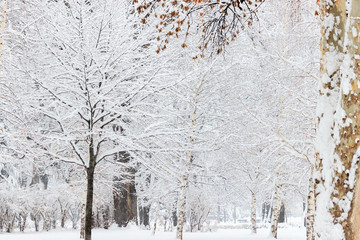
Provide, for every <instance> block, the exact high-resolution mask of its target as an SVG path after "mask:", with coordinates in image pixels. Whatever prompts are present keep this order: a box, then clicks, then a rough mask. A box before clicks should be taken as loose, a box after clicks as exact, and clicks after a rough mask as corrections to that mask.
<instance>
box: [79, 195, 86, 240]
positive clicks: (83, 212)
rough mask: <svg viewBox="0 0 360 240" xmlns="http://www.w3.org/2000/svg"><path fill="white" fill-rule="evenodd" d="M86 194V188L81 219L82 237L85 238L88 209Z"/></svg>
mask: <svg viewBox="0 0 360 240" xmlns="http://www.w3.org/2000/svg"><path fill="white" fill-rule="evenodd" d="M86 194H87V191H86V189H85V192H84V197H83V202H82V204H81V219H80V239H84V238H85V210H86Z"/></svg>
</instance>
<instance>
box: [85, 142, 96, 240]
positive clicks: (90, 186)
mask: <svg viewBox="0 0 360 240" xmlns="http://www.w3.org/2000/svg"><path fill="white" fill-rule="evenodd" d="M95 165H96V159H95V155H94V147H93V140H92V139H91V142H90V147H89V167H87V169H86V173H87V191H86V208H85V240H91V227H92V209H93V198H94V173H95Z"/></svg>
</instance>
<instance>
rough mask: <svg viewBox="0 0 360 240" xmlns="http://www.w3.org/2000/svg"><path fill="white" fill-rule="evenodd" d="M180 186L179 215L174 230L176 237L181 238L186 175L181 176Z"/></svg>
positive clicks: (186, 182)
mask: <svg viewBox="0 0 360 240" xmlns="http://www.w3.org/2000/svg"><path fill="white" fill-rule="evenodd" d="M182 184H183V186H182V187H181V198H180V202H179V217H178V225H177V230H176V239H180V240H182V239H183V231H184V221H185V201H186V193H187V184H188V176H187V175H184V176H183V178H182Z"/></svg>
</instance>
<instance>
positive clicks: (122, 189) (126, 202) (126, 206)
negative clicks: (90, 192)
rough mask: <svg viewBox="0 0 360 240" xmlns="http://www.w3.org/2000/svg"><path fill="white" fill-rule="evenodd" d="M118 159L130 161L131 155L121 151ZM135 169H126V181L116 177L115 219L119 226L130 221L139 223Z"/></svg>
mask: <svg viewBox="0 0 360 240" xmlns="http://www.w3.org/2000/svg"><path fill="white" fill-rule="evenodd" d="M116 160H117V161H118V162H121V163H128V162H129V161H130V160H131V156H130V154H129V153H128V152H120V153H119V154H118V156H117V159H116ZM135 171H136V170H135V169H134V168H131V167H129V168H127V169H126V176H124V177H123V178H125V179H126V182H125V183H121V182H120V181H121V179H122V178H118V177H115V178H114V220H115V222H116V223H117V225H118V226H119V227H126V226H127V225H128V223H129V222H130V221H134V222H135V223H137V195H136V188H135V179H134V175H135Z"/></svg>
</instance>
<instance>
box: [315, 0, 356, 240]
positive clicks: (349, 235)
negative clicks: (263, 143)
mask: <svg viewBox="0 0 360 240" xmlns="http://www.w3.org/2000/svg"><path fill="white" fill-rule="evenodd" d="M320 7H321V16H322V32H321V35H322V39H321V50H322V59H321V87H320V98H319V101H318V109H317V116H318V129H317V140H316V147H317V159H316V178H315V183H316V191H315V192H316V193H317V195H316V214H315V237H316V239H330V238H331V239H339V240H340V239H347V240H357V239H360V184H359V181H358V179H359V167H358V165H359V155H360V148H359V145H360V141H359V139H360V131H359V126H360V114H359V113H360V108H359V102H360V89H359V83H358V79H359V63H358V61H359V54H360V39H359V32H360V29H359V19H360V18H359V17H360V1H358V0H349V1H346V0H337V1H335V0H332V1H325V0H323V1H322V2H321V6H320Z"/></svg>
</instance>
